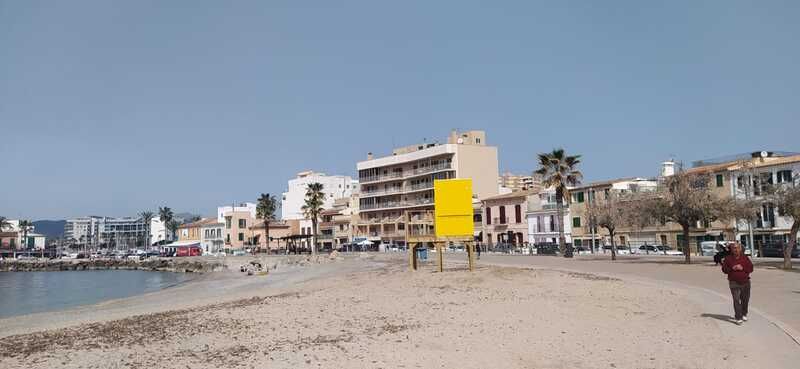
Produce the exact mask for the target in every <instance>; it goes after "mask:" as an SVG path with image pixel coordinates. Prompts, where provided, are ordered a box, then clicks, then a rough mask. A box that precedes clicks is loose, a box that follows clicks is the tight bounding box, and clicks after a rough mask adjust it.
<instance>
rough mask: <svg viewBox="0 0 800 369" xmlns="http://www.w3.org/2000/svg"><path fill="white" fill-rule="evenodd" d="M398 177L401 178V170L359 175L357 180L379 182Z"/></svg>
mask: <svg viewBox="0 0 800 369" xmlns="http://www.w3.org/2000/svg"><path fill="white" fill-rule="evenodd" d="M400 178H403V172H395V173H388V174H384V175H379V176H369V177H359V178H358V182H359V183H360V184H364V183H372V182H381V181H388V180H392V179H400Z"/></svg>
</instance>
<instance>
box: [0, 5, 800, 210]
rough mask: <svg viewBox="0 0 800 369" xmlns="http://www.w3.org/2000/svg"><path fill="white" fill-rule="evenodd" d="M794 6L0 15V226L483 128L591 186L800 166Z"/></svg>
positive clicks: (504, 147) (243, 189)
mask: <svg viewBox="0 0 800 369" xmlns="http://www.w3.org/2000/svg"><path fill="white" fill-rule="evenodd" d="M797 19H800V2H797V1H759V2H752V1H732V0H731V1H669V2H661V3H656V2H642V1H602V2H600V1H548V2H537V1H505V2H503V1H497V2H489V1H465V0H461V1H402V2H397V1H395V2H388V1H345V0H343V1H336V2H332V1H307V2H300V1H231V2H223V1H197V0H194V1H171V2H163V1H144V0H143V1H126V2H122V1H80V0H76V1H69V2H65V1H61V2H59V1H49V2H46V1H5V0H0V45H2V47H0V142H2V143H0V157H2V158H3V160H2V162H0V173H2V176H3V178H4V180H3V184H2V186H0V188H2V190H0V215H4V216H7V217H12V218H17V217H26V218H33V219H48V218H49V219H55V218H63V217H70V216H78V215H85V214H98V215H111V216H123V215H133V214H135V213H136V212H138V211H141V210H144V209H152V208H155V207H156V206H159V205H163V204H167V205H169V206H171V207H172V208H173V209H176V210H178V211H193V212H198V213H202V214H211V213H213V212H214V209H215V207H216V206H217V205H219V204H229V203H231V202H234V201H235V202H240V201H245V200H255V199H256V197H257V195H258V194H259V193H261V192H272V193H280V192H282V191H283V190H284V189H285V187H286V181H287V180H288V179H289V178H290V177H292V176H293V175H294V174H295V173H296V172H298V171H301V170H306V169H314V170H318V171H324V172H327V173H342V174H351V175H354V174H355V162H356V161H358V160H361V159H363V158H365V156H366V153H367V152H368V151H373V152H376V153H379V154H380V153H387V152H388V151H389V150H390V148H391V147H392V145H404V144H412V143H417V142H419V141H421V140H422V139H423V138H426V139H428V140H429V141H430V140H434V139H440V140H441V139H444V138H445V137H446V136H447V134H448V132H449V130H450V129H452V128H458V129H473V128H476V129H485V130H486V131H487V135H488V141H489V143H490V144H493V145H497V146H499V148H500V169H501V170H502V171H504V170H510V171H513V172H530V171H531V170H533V169H534V165H535V154H536V153H537V152H542V151H546V150H550V149H552V148H554V147H559V146H563V147H564V148H565V149H567V150H568V151H569V152H572V153H576V154H582V155H583V167H582V170H583V172H584V174H585V176H586V179H587V180H599V179H607V178H614V177H620V176H652V175H655V174H656V173H657V170H658V164H659V162H661V161H663V160H664V159H666V158H668V157H671V156H672V157H675V158H677V159H679V160H683V161H687V162H688V161H692V160H696V159H702V158H708V157H715V156H720V155H726V154H732V153H738V152H746V151H751V150H761V149H762V148H765V149H771V150H790V151H800V145H798V137H799V136H800V135H799V134H800V123H798V117H800V70H798V65H800V48H798V47H797V45H798V44H797V42H798V41H797V36H798V35H800V22H797Z"/></svg>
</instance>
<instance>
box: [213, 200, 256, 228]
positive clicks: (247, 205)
mask: <svg viewBox="0 0 800 369" xmlns="http://www.w3.org/2000/svg"><path fill="white" fill-rule="evenodd" d="M232 212H248V213H250V217H251V218H253V219H256V204H254V203H252V202H243V203H241V204H239V205H238V206H219V207H217V223H223V224H224V223H225V214H227V213H232Z"/></svg>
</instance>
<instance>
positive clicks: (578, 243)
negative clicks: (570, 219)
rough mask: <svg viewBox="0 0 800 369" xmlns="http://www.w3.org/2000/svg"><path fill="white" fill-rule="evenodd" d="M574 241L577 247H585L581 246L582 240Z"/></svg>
mask: <svg viewBox="0 0 800 369" xmlns="http://www.w3.org/2000/svg"><path fill="white" fill-rule="evenodd" d="M578 219H580V218H578ZM574 241H575V246H583V245H581V241H582V240H574Z"/></svg>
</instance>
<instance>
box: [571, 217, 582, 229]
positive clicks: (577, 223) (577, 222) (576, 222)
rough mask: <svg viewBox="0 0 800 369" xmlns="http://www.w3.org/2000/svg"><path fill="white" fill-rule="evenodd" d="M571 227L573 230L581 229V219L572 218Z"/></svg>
mask: <svg viewBox="0 0 800 369" xmlns="http://www.w3.org/2000/svg"><path fill="white" fill-rule="evenodd" d="M572 226H573V227H575V228H580V227H581V217H574V218H572Z"/></svg>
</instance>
